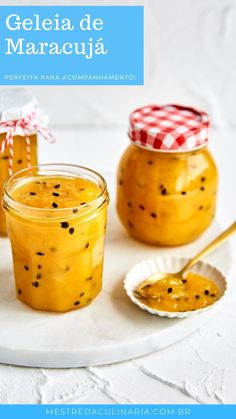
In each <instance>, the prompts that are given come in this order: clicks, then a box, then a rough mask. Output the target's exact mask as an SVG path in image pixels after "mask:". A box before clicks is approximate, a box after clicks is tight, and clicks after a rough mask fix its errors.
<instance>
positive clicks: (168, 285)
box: [141, 272, 220, 312]
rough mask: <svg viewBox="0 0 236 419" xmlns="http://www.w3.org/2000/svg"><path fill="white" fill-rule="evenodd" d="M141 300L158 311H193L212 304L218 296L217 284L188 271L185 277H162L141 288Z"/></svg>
mask: <svg viewBox="0 0 236 419" xmlns="http://www.w3.org/2000/svg"><path fill="white" fill-rule="evenodd" d="M142 290H143V292H145V294H146V295H147V296H155V297H157V298H148V297H145V298H141V300H143V302H144V303H145V304H146V305H147V306H149V307H151V308H154V309H156V310H160V311H171V312H178V311H193V310H198V309H200V308H204V307H207V306H210V305H212V304H214V302H215V301H216V300H218V299H219V298H220V292H219V289H218V287H217V285H216V284H215V283H214V282H213V281H211V280H210V279H208V278H204V277H202V276H200V275H197V274H195V273H192V272H189V273H188V274H187V276H186V278H185V279H182V280H181V279H178V278H174V277H173V278H171V277H169V278H163V279H160V280H159V281H157V282H156V283H155V284H153V285H146V286H144V288H142Z"/></svg>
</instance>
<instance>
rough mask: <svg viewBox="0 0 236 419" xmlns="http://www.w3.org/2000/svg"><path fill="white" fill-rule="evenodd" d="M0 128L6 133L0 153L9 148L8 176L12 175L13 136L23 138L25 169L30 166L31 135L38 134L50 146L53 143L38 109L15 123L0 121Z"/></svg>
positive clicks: (52, 138) (53, 139)
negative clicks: (24, 142) (24, 144)
mask: <svg viewBox="0 0 236 419" xmlns="http://www.w3.org/2000/svg"><path fill="white" fill-rule="evenodd" d="M0 128H4V132H6V137H5V139H4V140H3V142H2V146H1V149H0V153H4V151H5V149H6V148H7V147H9V166H8V171H9V175H10V176H11V175H12V168H13V157H14V150H13V144H14V136H16V135H21V136H24V137H25V141H26V156H27V157H26V158H27V167H30V166H31V145H30V138H29V136H30V135H32V134H33V133H39V134H40V135H41V136H42V137H43V138H44V139H45V140H46V141H48V142H49V143H51V144H52V143H54V142H55V138H54V137H53V135H52V134H51V133H50V131H49V130H48V128H47V126H46V125H45V124H44V123H43V122H42V121H41V118H40V111H39V109H36V110H35V111H34V112H32V113H31V114H29V115H27V116H25V117H23V118H21V119H18V120H15V121H0ZM19 132H20V134H19Z"/></svg>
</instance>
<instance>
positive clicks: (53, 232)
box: [4, 165, 108, 312]
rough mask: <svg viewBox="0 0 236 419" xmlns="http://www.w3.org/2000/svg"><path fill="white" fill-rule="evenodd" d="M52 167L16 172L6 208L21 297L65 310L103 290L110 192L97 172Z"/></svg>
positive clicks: (40, 307)
mask: <svg viewBox="0 0 236 419" xmlns="http://www.w3.org/2000/svg"><path fill="white" fill-rule="evenodd" d="M51 166H54V165H49V166H47V167H45V166H41V168H42V170H41V169H40V170H38V169H37V170H36V169H34V168H33V169H28V170H23V171H21V172H18V174H16V175H15V176H16V177H14V176H12V177H11V178H10V180H9V181H8V184H7V186H6V191H5V195H4V208H5V211H6V218H7V228H8V234H9V238H10V240H11V245H12V252H13V260H14V272H15V281H16V290H17V296H18V298H19V299H20V300H21V301H23V302H25V303H27V304H29V305H30V306H31V307H33V308H35V309H38V310H49V311H59V312H64V311H68V310H72V309H75V308H80V307H84V306H86V305H88V304H90V303H91V302H92V301H93V300H94V298H95V297H96V295H97V294H98V293H99V291H100V290H101V287H102V268H103V251H104V239H105V228H106V213H107V205H108V193H107V189H106V184H105V181H104V180H103V179H102V178H101V177H100V176H99V175H98V174H96V173H95V172H92V171H90V170H88V169H84V168H79V167H76V166H68V169H67V166H64V165H63V166H59V167H58V172H59V173H58V174H56V173H54V172H55V168H53V170H52V171H51V172H52V174H47V173H48V172H50V168H51ZM39 168H40V166H39ZM47 168H48V169H47ZM63 171H64V173H63ZM66 171H67V172H68V173H67V172H66ZM33 172H34V173H33ZM44 172H45V173H44Z"/></svg>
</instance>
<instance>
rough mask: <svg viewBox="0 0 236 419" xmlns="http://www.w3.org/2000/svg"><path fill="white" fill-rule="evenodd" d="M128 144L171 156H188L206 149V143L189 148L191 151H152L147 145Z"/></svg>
mask: <svg viewBox="0 0 236 419" xmlns="http://www.w3.org/2000/svg"><path fill="white" fill-rule="evenodd" d="M128 137H129V135H128ZM129 138H130V137H129ZM130 144H132V145H134V146H137V147H138V148H141V149H142V150H146V151H152V152H153V153H160V154H172V155H173V154H188V153H189V154H190V153H193V152H195V151H200V150H203V149H204V148H207V147H208V142H207V143H204V144H201V145H200V146H198V147H194V148H191V150H188V149H186V150H179V149H177V150H166V149H165V150H163V149H154V148H153V147H151V146H150V147H148V146H147V145H145V146H143V145H142V144H139V143H137V142H134V141H132V140H130Z"/></svg>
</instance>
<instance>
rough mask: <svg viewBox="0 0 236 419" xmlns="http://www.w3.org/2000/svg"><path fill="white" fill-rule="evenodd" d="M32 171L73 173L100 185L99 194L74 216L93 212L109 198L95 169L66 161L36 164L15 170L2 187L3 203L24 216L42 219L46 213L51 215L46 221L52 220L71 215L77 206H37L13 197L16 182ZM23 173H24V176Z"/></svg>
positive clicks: (63, 174)
mask: <svg viewBox="0 0 236 419" xmlns="http://www.w3.org/2000/svg"><path fill="white" fill-rule="evenodd" d="M34 171H36V173H37V174H39V175H40V174H41V175H42V176H43V175H44V176H50V175H54V176H58V175H61V176H68V175H70V176H72V175H74V176H77V177H82V178H85V179H88V180H91V181H92V182H95V183H96V184H97V185H98V186H99V187H100V194H99V195H98V196H97V197H96V198H94V199H92V200H91V201H89V202H88V203H87V204H86V205H83V208H81V210H78V212H76V213H74V216H77V217H78V216H80V215H83V216H85V215H87V214H88V213H90V212H94V211H96V210H97V209H98V208H100V207H101V206H102V205H103V204H104V203H105V202H106V201H108V199H109V195H108V190H107V183H106V181H105V179H104V178H103V176H102V175H100V174H99V173H98V172H96V171H95V170H92V169H89V168H87V167H85V166H81V165H75V164H67V163H46V164H38V165H35V166H31V167H29V168H25V169H22V170H19V171H17V172H15V173H14V174H13V175H11V176H10V177H9V178H8V179H7V181H6V182H5V184H4V187H3V192H4V193H3V205H4V206H5V207H6V208H8V209H11V210H13V211H15V212H17V213H18V214H24V218H31V217H34V218H41V219H42V218H44V217H43V216H44V215H45V214H46V213H47V214H50V215H52V217H51V218H47V221H53V220H55V219H58V218H61V217H63V218H65V217H66V216H71V214H73V209H75V207H76V208H77V206H70V207H65V208H38V207H31V206H29V205H26V204H23V203H21V202H18V201H17V200H16V199H14V198H13V197H12V196H11V191H12V190H14V189H15V188H17V183H18V182H20V181H22V180H23V179H25V180H27V179H29V178H30V176H27V174H29V173H30V172H34ZM40 172H41V173H40ZM78 172H80V173H78ZM24 174H25V175H26V176H25V178H24ZM83 175H84V176H83ZM33 176H35V173H32V178H33ZM27 212H28V213H29V215H28V216H27V215H26V213H27Z"/></svg>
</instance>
